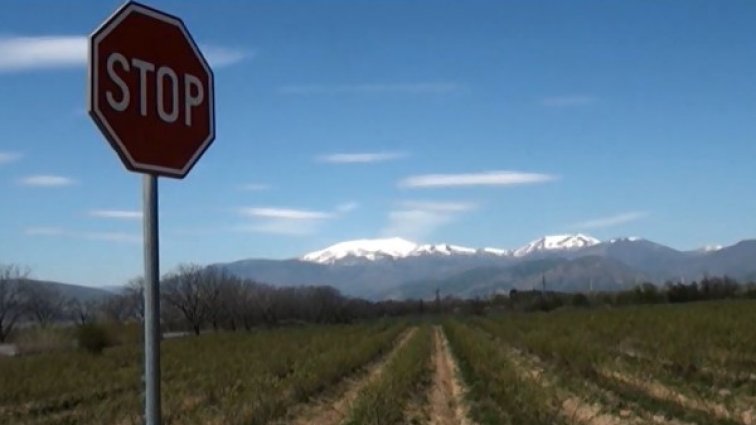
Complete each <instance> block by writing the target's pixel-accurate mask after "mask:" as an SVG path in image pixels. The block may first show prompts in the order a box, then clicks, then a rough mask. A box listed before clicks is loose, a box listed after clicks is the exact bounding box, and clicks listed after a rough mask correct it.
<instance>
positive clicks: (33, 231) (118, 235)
mask: <svg viewBox="0 0 756 425" xmlns="http://www.w3.org/2000/svg"><path fill="white" fill-rule="evenodd" d="M24 233H25V234H26V235H27V236H48V237H65V238H72V239H85V240H91V241H105V242H116V243H139V242H141V241H142V238H141V236H139V235H138V234H136V233H124V232H82V231H74V230H68V229H64V228H61V227H30V228H27V229H25V230H24Z"/></svg>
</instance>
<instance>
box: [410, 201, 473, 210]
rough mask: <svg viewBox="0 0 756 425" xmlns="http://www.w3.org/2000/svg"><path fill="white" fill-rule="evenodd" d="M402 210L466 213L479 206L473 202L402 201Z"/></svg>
mask: <svg viewBox="0 0 756 425" xmlns="http://www.w3.org/2000/svg"><path fill="white" fill-rule="evenodd" d="M399 205H400V207H401V208H404V209H410V210H424V211H436V212H465V211H472V210H474V209H476V208H477V207H478V206H477V205H476V204H473V203H471V202H436V201H402V202H400V203H399Z"/></svg>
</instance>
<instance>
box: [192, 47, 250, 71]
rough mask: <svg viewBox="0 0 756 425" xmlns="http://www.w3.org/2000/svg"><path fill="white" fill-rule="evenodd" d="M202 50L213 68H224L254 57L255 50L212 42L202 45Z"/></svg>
mask: <svg viewBox="0 0 756 425" xmlns="http://www.w3.org/2000/svg"><path fill="white" fill-rule="evenodd" d="M200 50H201V51H202V54H203V55H204V56H205V59H207V61H208V62H209V63H210V66H211V67H213V68H223V67H226V66H230V65H234V64H236V63H238V62H241V61H242V60H244V59H247V58H251V57H254V52H248V51H246V50H243V49H236V48H232V47H222V46H216V45H212V44H205V45H202V46H200Z"/></svg>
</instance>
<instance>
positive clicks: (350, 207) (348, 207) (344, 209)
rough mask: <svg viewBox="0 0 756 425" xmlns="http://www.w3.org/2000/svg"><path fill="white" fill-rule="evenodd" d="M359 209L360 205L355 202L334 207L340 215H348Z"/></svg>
mask: <svg viewBox="0 0 756 425" xmlns="http://www.w3.org/2000/svg"><path fill="white" fill-rule="evenodd" d="M359 207H360V204H359V203H357V202H354V201H352V202H344V203H343V204H340V205H337V206H336V212H338V213H341V214H346V213H350V212H352V211H354V210H356V209H357V208H359Z"/></svg>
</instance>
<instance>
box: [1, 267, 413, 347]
mask: <svg viewBox="0 0 756 425" xmlns="http://www.w3.org/2000/svg"><path fill="white" fill-rule="evenodd" d="M28 276H29V271H28V270H26V269H22V268H21V267H18V266H15V265H5V266H4V265H0V342H4V341H5V340H6V339H7V338H8V336H9V335H10V333H11V332H12V331H13V330H14V328H16V327H17V326H18V325H19V323H36V324H37V325H38V326H40V327H43V328H44V327H48V326H50V325H51V324H53V323H61V322H65V323H69V324H70V323H75V324H79V325H86V324H92V323H95V322H118V323H128V322H141V321H142V320H143V318H144V298H143V290H144V280H143V279H142V278H135V279H132V280H131V281H129V282H128V283H127V284H126V285H125V288H124V289H123V291H122V292H121V293H118V294H113V295H111V296H107V297H104V298H102V299H97V300H89V301H81V300H78V299H73V298H69V299H67V298H66V297H65V296H63V295H62V294H61V293H60V292H59V291H57V290H56V289H54V287H52V286H49V285H44V284H40V283H37V282H33V281H31V280H30V279H29V278H28ZM160 296H161V312H160V321H161V327H162V329H163V330H164V331H191V332H193V333H195V334H200V333H201V332H202V331H203V330H205V329H213V330H220V329H224V330H239V329H247V330H249V329H252V328H253V327H257V326H276V325H281V324H287V323H349V322H352V321H355V320H362V319H370V318H375V317H384V316H398V315H406V314H411V313H414V312H416V311H417V308H416V304H417V303H416V302H405V301H401V302H400V301H383V302H370V301H366V300H362V299H356V298H350V297H346V296H344V295H342V294H341V293H340V292H339V291H338V290H336V289H335V288H332V287H330V286H302V287H274V286H271V285H266V284H263V283H259V282H255V281H253V280H250V279H242V278H239V277H236V276H233V275H230V274H228V273H226V272H224V271H223V270H221V269H218V268H214V267H201V266H198V265H193V264H188V265H181V266H179V267H177V268H176V269H175V270H174V271H172V272H170V273H168V274H166V275H165V276H163V277H162V278H161V280H160Z"/></svg>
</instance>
